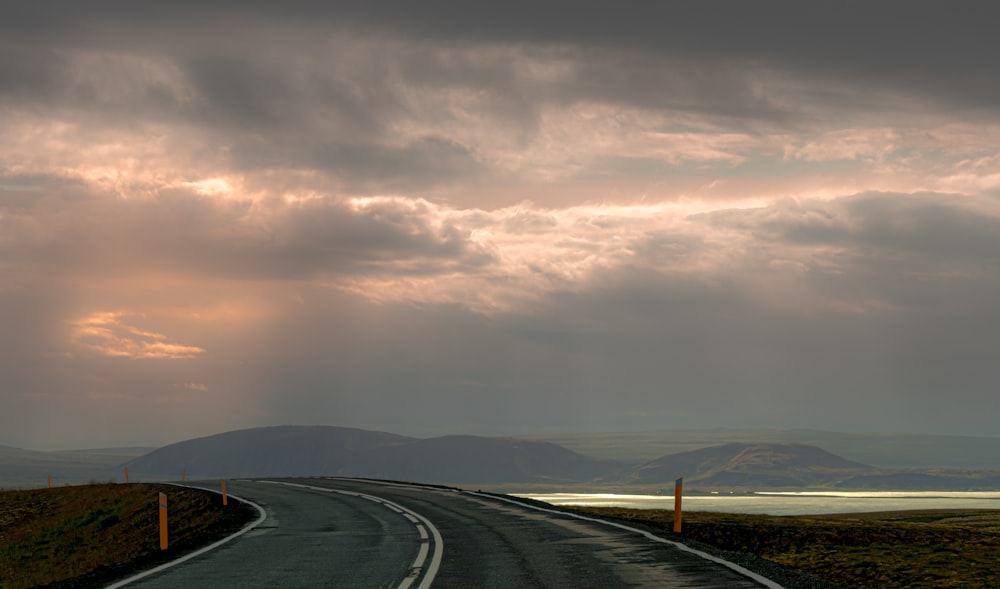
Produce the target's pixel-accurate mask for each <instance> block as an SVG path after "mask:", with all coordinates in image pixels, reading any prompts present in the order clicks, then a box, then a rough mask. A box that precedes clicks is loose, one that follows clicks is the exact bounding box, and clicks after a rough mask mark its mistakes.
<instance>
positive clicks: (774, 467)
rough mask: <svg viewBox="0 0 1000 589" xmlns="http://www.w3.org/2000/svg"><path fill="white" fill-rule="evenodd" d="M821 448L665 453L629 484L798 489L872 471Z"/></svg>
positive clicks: (779, 446)
mask: <svg viewBox="0 0 1000 589" xmlns="http://www.w3.org/2000/svg"><path fill="white" fill-rule="evenodd" d="M872 470H873V469H872V467H870V466H867V465H865V464H861V463H858V462H852V461H850V460H847V459H845V458H841V457H840V456H837V455H835V454H831V453H830V452H827V451H826V450H823V449H822V448H817V447H815V446H809V445H806V444H725V445H723V446H712V447H709V448H701V449H699V450H692V451H690V452H681V453H678V454H670V455H667V456H663V457H661V458H657V459H656V460H651V461H649V462H646V463H644V464H642V465H640V466H639V467H637V468H636V469H635V470H634V471H633V473H632V476H631V480H632V482H635V483H668V482H672V481H673V480H675V479H676V478H678V477H684V480H685V483H688V482H690V483H698V484H699V485H705V486H707V485H718V486H726V487H733V486H801V485H817V484H831V483H836V482H837V481H840V480H843V479H846V478H848V477H850V476H854V475H858V474H861V473H865V472H870V471H872Z"/></svg>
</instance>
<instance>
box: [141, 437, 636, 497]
mask: <svg viewBox="0 0 1000 589" xmlns="http://www.w3.org/2000/svg"><path fill="white" fill-rule="evenodd" d="M129 467H130V468H131V469H132V471H133V472H135V473H137V474H144V475H152V476H157V477H163V476H166V477H170V478H180V475H181V472H182V471H186V472H187V476H188V477H189V478H198V477H248V476H259V477H265V476H324V475H326V476H352V477H372V478H383V479H405V480H409V481H415V482H428V483H537V482H589V481H592V480H595V479H601V478H606V477H611V476H617V474H618V468H619V466H618V464H617V463H613V462H609V461H600V460H595V459H592V458H589V457H586V456H583V455H580V454H577V453H575V452H572V451H570V450H567V449H565V448H562V447H560V446H556V445H555V444H550V443H546V442H530V441H524V440H515V439H513V438H485V437H479V436H443V437H439V438H429V439H417V438H409V437H406V436H399V435H396V434H390V433H385V432H374V431H367V430H360V429H353V428H343V427H333V426H279V427H266V428H253V429H246V430H238V431H232V432H226V433H222V434H217V435H214V436H208V437H204V438H197V439H193V440H187V441H184V442H178V443H176V444H171V445H169V446H164V447H163V448H160V449H158V450H155V451H153V452H151V453H149V454H147V455H145V456H142V457H139V458H137V459H135V460H133V461H131V462H130V463H129Z"/></svg>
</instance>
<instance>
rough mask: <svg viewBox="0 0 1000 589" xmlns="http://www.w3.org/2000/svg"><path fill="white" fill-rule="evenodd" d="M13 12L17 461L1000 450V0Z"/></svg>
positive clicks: (7, 269)
mask: <svg viewBox="0 0 1000 589" xmlns="http://www.w3.org/2000/svg"><path fill="white" fill-rule="evenodd" d="M140 4H147V3H138V2H94V3H81V2H71V1H69V0H66V1H65V2H55V1H53V2H36V3H31V4H30V7H29V8H10V7H7V6H6V4H5V7H4V8H0V409H2V410H0V444H8V445H17V446H23V447H29V448H39V449H50V448H66V447H88V446H90V447H93V446H107V445H124V444H143V445H146V444H161V443H168V442H172V441H177V440H181V439H185V438H188V437H193V436H197V435H207V434H211V433H216V432H220V431H225V430H229V429H235V428H241V427H251V426H258V425H275V424H331V425H343V426H353V427H362V428H369V429H383V430H389V431H395V432H399V433H407V434H413V435H435V434H442V433H478V434H489V435H514V434H523V433H532V432H557V431H559V432H565V431H621V430H639V429H673V428H688V427H768V428H770V427H775V428H819V429H829V430H838V431H901V432H933V433H955V434H972V435H989V436H997V435H1000V397H998V395H997V392H998V388H997V386H998V382H1000V379H998V372H1000V368H998V366H1000V336H998V330H1000V296H998V295H1000V61H998V60H997V59H996V56H997V55H1000V41H998V37H997V36H996V34H995V19H994V18H992V16H993V15H992V14H990V13H989V4H988V3H985V2H983V3H970V4H962V3H950V4H948V9H947V10H944V8H943V7H942V5H941V4H937V3H935V4H934V5H933V6H930V7H924V6H922V5H921V4H920V3H918V2H909V1H907V2H880V3H868V2H865V3H856V4H854V3H850V2H841V3H822V4H823V6H818V4H820V3H812V2H797V1H796V2H715V1H712V0H708V1H700V2H696V3H694V2H688V3H683V4H682V3H664V2H648V3H645V2H644V3H632V4H624V5H622V4H616V5H615V6H614V8H611V4H610V3H595V4H594V5H593V6H592V7H591V6H588V5H587V4H586V3H583V2H572V3H564V2H550V1H538V0H536V1H533V2H516V1H515V2H504V3H495V4H490V5H486V4H485V3H469V2H450V1H430V2H420V3H415V2H397V3H390V2H371V1H365V2H351V1H341V2H294V1H292V2H282V3H273V2H258V3H256V4H259V5H260V6H255V5H254V4H255V3H254V2H245V1H241V2H228V1H217V2H205V1H199V2H187V1H186V0H177V1H175V2H171V3H160V4H157V5H152V4H151V3H149V5H148V6H140Z"/></svg>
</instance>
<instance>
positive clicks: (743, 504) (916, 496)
mask: <svg viewBox="0 0 1000 589" xmlns="http://www.w3.org/2000/svg"><path fill="white" fill-rule="evenodd" d="M516 495H517V496H518V497H528V498H531V499H537V500H538V501H545V502H546V503H551V504H553V505H566V506H572V505H589V506H599V507H631V508H637V509H673V508H674V498H673V496H672V495H670V496H667V495H616V494H610V493H519V494H516ZM683 508H684V510H685V511H719V512H723V513H766V514H769V515H817V514H823V513H855V512H863V511H895V510H903V509H907V510H908V509H1000V492H995V491H991V492H971V491H965V492H958V491H956V492H938V491H872V492H869V491H850V492H780V493H775V492H759V493H751V494H739V495H736V494H733V495H730V494H722V493H720V494H717V495H716V494H712V495H685V496H684V504H683Z"/></svg>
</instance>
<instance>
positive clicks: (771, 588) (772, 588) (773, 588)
mask: <svg viewBox="0 0 1000 589" xmlns="http://www.w3.org/2000/svg"><path fill="white" fill-rule="evenodd" d="M464 492H465V493H467V494H469V495H476V496H477V497H485V498H486V499H496V500H497V501H506V502H507V503H513V504H514V505H518V506H520V507H526V508H528V509H534V510H536V511H544V512H546V513H554V514H556V515H565V516H569V517H575V518H576V519H582V520H586V521H590V522H596V523H599V524H604V525H606V526H611V527H613V528H620V529H622V530H627V531H629V532H635V533H636V534H639V535H641V536H645V537H646V538H648V539H649V540H652V541H653V542H660V543H662V544H670V545H671V546H674V547H675V548H677V549H678V550H683V551H684V552H690V553H691V554H694V555H696V556H700V557H701V558H704V559H705V560H710V561H712V562H714V563H718V564H721V565H723V566H725V567H727V568H729V569H732V570H733V571H736V572H737V573H739V574H741V575H743V576H744V577H749V578H750V579H753V580H754V581H757V582H758V583H760V584H761V585H763V586H765V587H767V588H768V589H784V587H782V586H781V585H779V584H777V583H775V582H774V581H772V580H771V579H767V578H765V577H762V576H760V575H758V574H757V573H755V572H753V571H751V570H749V569H745V568H743V567H741V566H740V565H738V564H736V563H735V562H729V561H728V560H725V559H723V558H719V557H718V556H713V555H711V554H709V553H707V552H702V551H701V550H696V549H694V548H691V547H690V546H687V545H685V544H682V543H680V542H675V541H673V540H667V539H666V538H662V537H660V536H657V535H656V534H653V533H651V532H647V531H645V530H640V529H637V528H633V527H629V526H626V525H624V524H619V523H615V522H609V521H607V520H603V519H598V518H596V517H587V516H585V515H580V514H576V513H569V512H566V511H559V510H558V509H546V508H544V507H538V506H536V505H529V504H527V503H522V502H520V501H515V500H513V499H507V498H506V497H497V496H496V495H487V494H486V493H477V492H475V491H464Z"/></svg>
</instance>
